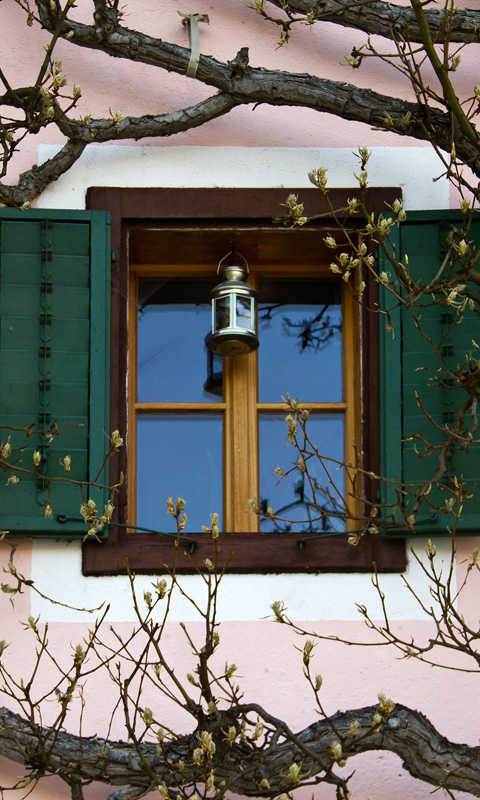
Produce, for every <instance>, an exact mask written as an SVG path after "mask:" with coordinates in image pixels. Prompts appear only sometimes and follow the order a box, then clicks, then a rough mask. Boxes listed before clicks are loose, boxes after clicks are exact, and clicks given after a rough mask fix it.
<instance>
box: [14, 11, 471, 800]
mask: <svg viewBox="0 0 480 800" xmlns="http://www.w3.org/2000/svg"><path fill="white" fill-rule="evenodd" d="M180 5H181V6H182V10H184V11H185V12H197V11H200V12H205V13H208V14H209V15H210V25H209V26H206V25H201V49H202V52H204V53H208V54H212V55H213V56H215V57H216V58H218V59H222V60H223V59H231V58H233V57H234V56H235V54H236V52H237V51H238V49H239V48H240V47H242V46H244V45H247V44H248V45H249V47H250V63H251V64H252V65H254V66H265V67H268V68H279V69H285V70H293V71H299V72H310V73H313V74H317V75H319V76H325V77H331V78H334V79H336V80H344V81H349V80H352V79H354V80H356V81H358V82H359V83H360V84H361V85H363V86H371V87H372V88H374V89H376V90H377V91H379V92H385V93H387V94H388V93H390V94H391V93H393V94H396V93H397V92H399V91H400V84H399V78H398V75H396V74H394V73H392V72H388V70H386V69H385V68H384V67H383V66H382V65H380V64H374V63H369V64H368V65H366V66H365V67H364V68H362V70H357V71H355V72H354V73H352V72H351V70H350V68H349V67H348V66H346V65H345V64H344V63H342V62H343V57H344V55H346V54H349V53H350V51H351V49H352V46H353V45H355V44H356V45H359V44H361V42H362V41H363V38H364V37H363V36H362V35H361V34H358V33H354V32H352V31H349V30H346V29H345V30H341V29H340V30H337V29H335V28H334V27H333V26H331V25H329V24H328V23H325V24H322V25H319V26H317V27H316V28H315V29H314V30H313V31H311V30H309V29H308V28H307V27H305V26H299V29H298V31H297V33H296V35H295V36H294V37H293V40H292V42H291V44H290V45H289V47H288V49H287V50H285V49H282V50H277V49H275V48H276V41H277V38H278V31H277V30H276V29H274V27H273V26H270V25H268V24H267V23H266V22H265V21H264V20H262V19H261V18H260V17H259V16H257V15H256V14H255V13H254V12H253V11H252V10H249V9H248V8H247V6H248V2H247V0H236V2H232V0H215V2H212V1H210V2H204V3H201V4H194V5H192V4H190V5H188V3H183V2H182V3H181V4H180ZM177 7H178V6H177V2H176V0H162V1H161V2H160V0H136V2H135V3H133V2H132V3H130V5H129V6H128V7H127V9H126V10H127V16H126V17H125V24H126V25H127V26H129V27H133V28H134V27H136V26H138V27H140V28H143V29H145V30H148V32H149V33H151V34H152V35H154V36H161V37H162V38H163V39H165V40H167V41H172V42H176V43H178V44H181V45H185V46H186V44H187V37H186V32H185V30H184V28H183V26H182V24H181V19H180V17H179V16H178V14H177ZM90 8H91V4H90V2H87V0H79V2H78V14H79V16H81V17H82V18H84V19H88V12H89V10H90ZM0 27H1V29H2V31H6V30H8V41H9V48H8V49H6V50H4V52H3V53H2V68H3V69H4V71H5V74H6V76H7V78H8V79H9V80H10V82H11V83H12V84H13V85H20V86H22V85H29V84H30V83H31V82H32V81H33V80H34V78H35V75H36V70H37V69H38V66H39V64H40V62H41V60H42V58H43V50H42V49H41V47H39V45H41V43H42V42H45V41H46V37H45V36H44V35H43V34H42V33H41V32H39V31H38V30H37V29H36V28H35V27H33V28H28V27H27V26H26V24H25V19H24V13H23V12H22V11H21V9H20V8H19V7H18V6H17V5H16V4H14V3H13V2H11V0H10V2H9V0H6V2H3V3H1V4H0ZM57 55H58V56H61V58H62V61H63V65H64V70H65V72H66V74H67V75H68V78H69V82H70V85H72V84H73V83H77V84H80V85H81V86H82V89H83V93H84V94H83V99H82V102H81V105H80V109H79V110H80V112H81V113H82V114H84V113H90V114H92V116H96V115H102V116H108V114H109V108H111V109H112V110H116V109H120V111H121V112H122V113H123V114H124V115H127V114H142V113H162V112H167V111H172V110H175V109H178V108H181V107H184V106H186V105H189V104H192V103H194V102H196V101H198V100H199V99H200V98H202V97H206V96H208V94H209V90H208V88H205V87H203V86H201V85H197V84H196V82H195V81H193V80H189V79H187V78H184V77H182V76H177V75H167V74H166V73H159V72H158V71H156V70H154V69H153V68H151V67H146V66H142V65H139V64H134V65H133V64H123V63H121V62H120V61H114V62H112V61H110V60H108V59H107V57H106V56H104V55H102V54H101V53H94V52H89V51H85V52H82V51H79V50H78V49H74V48H72V47H71V46H70V45H68V44H67V43H64V42H60V43H59V45H58V53H57ZM464 63H465V64H466V68H465V71H464V72H463V73H462V74H463V75H464V77H465V80H466V81H467V83H473V84H474V83H475V82H476V80H477V76H476V74H475V69H474V68H473V64H474V62H473V60H471V61H470V60H469V56H468V53H465V54H464ZM40 143H42V144H48V143H54V144H57V143H61V137H60V136H59V135H58V134H57V133H56V132H55V131H54V129H53V128H52V129H50V130H49V131H47V132H42V134H41V135H40V136H39V137H37V138H33V137H32V139H31V140H30V141H29V142H26V143H25V144H24V145H22V149H21V152H20V153H19V155H18V157H17V158H16V160H15V164H14V169H13V170H12V171H11V173H9V175H8V176H7V181H8V180H9V179H10V180H12V181H13V180H14V179H15V177H16V173H18V172H19V171H22V170H24V169H27V168H28V167H29V166H30V165H31V164H32V163H34V162H36V161H37V158H38V155H37V147H38V144H40ZM129 144H130V143H129ZM143 144H145V143H143ZM146 144H148V145H149V146H151V147H152V148H156V147H165V146H172V145H184V146H188V147H195V146H199V145H205V146H209V147H223V146H238V147H287V148H303V147H318V148H326V147H350V148H352V149H355V148H356V147H357V146H358V145H364V144H366V145H368V146H371V147H376V146H391V147H397V146H400V145H401V146H403V147H407V146H408V147H413V146H415V147H416V146H419V145H418V143H416V142H412V141H409V140H406V139H402V138H400V137H395V136H390V135H388V134H385V133H381V132H378V131H371V130H369V129H368V127H366V126H364V125H361V124H358V123H346V122H342V121H341V120H338V119H334V118H333V117H329V116H327V115H325V114H318V113H316V112H315V111H312V110H299V109H290V108H271V107H266V106H264V107H259V108H256V109H252V108H251V107H245V108H239V109H236V110H235V111H233V112H232V113H231V114H229V115H228V116H226V117H224V118H222V119H219V120H216V121H213V122H211V123H209V124H208V125H205V126H204V127H202V128H199V129H196V130H193V131H190V132H187V133H183V134H180V135H178V136H176V137H174V138H171V139H166V140H163V141H161V142H160V143H159V142H157V141H149V142H147V143H146ZM382 157H383V158H385V159H388V154H386V155H385V153H384V154H383V156H382ZM115 166H116V167H117V169H118V170H119V171H121V169H122V164H121V160H118V164H116V165H115ZM327 166H328V164H327ZM408 168H409V167H408V163H405V170H406V171H408ZM418 180H419V181H422V175H419V176H418ZM353 183H354V180H353V178H352V184H353ZM473 545H474V540H472V539H465V540H462V541H461V542H460V545H459V546H460V553H459V558H458V580H459V581H461V579H462V575H463V572H464V569H465V564H464V559H466V558H467V557H468V554H469V553H471V551H472V549H473ZM2 557H5V553H3V556H2ZM30 559H31V546H30V545H29V544H24V545H22V546H21V547H20V549H19V551H18V554H17V562H18V563H19V564H21V565H22V569H23V570H24V571H25V572H26V573H27V574H28V571H29V569H30ZM90 580H94V579H90ZM88 581H89V579H81V577H80V576H79V578H78V586H79V587H80V591H79V594H80V596H79V597H75V600H74V602H75V603H76V604H78V603H80V604H81V603H82V596H81V595H82V588H81V587H82V586H85V587H86V586H87V584H88ZM338 581H339V582H340V584H341V585H342V586H343V587H344V592H345V595H348V594H349V592H350V589H349V576H348V575H339V576H338ZM478 589H479V585H478V577H477V574H476V573H474V574H473V576H472V579H471V582H470V584H469V587H468V588H467V590H466V591H465V593H464V595H463V599H462V601H461V602H462V606H461V608H462V612H463V613H465V615H466V616H467V618H468V619H471V620H472V622H473V623H474V624H475V625H478ZM50 590H51V592H52V594H53V595H55V586H51V587H50ZM85 591H86V589H85ZM302 591H303V589H302V580H301V577H299V581H298V592H299V593H300V594H301V593H302ZM2 598H3V599H2V603H3V606H2V608H3V611H2V616H1V620H2V621H1V630H0V638H5V639H6V640H7V641H9V642H11V646H10V648H9V649H8V651H7V652H6V655H5V658H6V659H7V662H6V663H8V664H9V665H13V667H14V669H15V670H16V671H18V672H19V674H21V673H22V672H23V671H24V670H25V671H26V668H27V665H28V663H31V659H32V650H31V647H32V642H31V637H30V635H29V633H28V632H26V631H25V630H23V628H22V626H21V625H20V624H19V620H25V619H26V618H27V617H28V615H29V614H30V598H29V595H28V593H25V594H23V595H22V596H20V597H17V598H16V601H15V605H14V607H13V608H12V607H11V606H10V604H9V602H8V596H7V595H3V596H2ZM110 599H111V600H113V602H114V601H115V582H113V583H112V594H111V597H110ZM276 599H280V598H278V597H272V598H271V600H272V601H273V600H276ZM311 603H312V604H313V607H314V604H315V603H316V597H315V595H314V594H313V595H312V597H311ZM267 613H268V608H266V609H265V614H267ZM305 624H306V625H307V626H308V627H309V628H310V629H312V630H318V631H319V632H321V633H322V634H323V635H339V636H342V637H347V638H351V639H352V640H367V639H368V636H369V634H368V631H366V630H365V628H364V626H363V623H362V622H361V621H360V620H356V618H354V617H352V619H351V620H347V621H346V620H345V619H344V618H343V619H342V620H339V621H335V620H332V619H330V620H328V621H322V619H321V618H319V619H318V620H316V621H315V622H308V623H305ZM396 624H397V625H399V626H400V627H401V629H402V634H403V635H407V632H408V633H410V634H412V635H420V636H428V630H429V629H428V623H427V622H424V621H419V619H418V618H415V619H414V620H408V619H403V620H402V621H401V622H398V623H396ZM129 625H130V623H127V622H125V623H119V624H118V628H119V630H120V631H122V630H123V631H125V630H127V628H128V626H129ZM199 626H200V623H197V622H193V623H191V624H190V626H189V628H190V629H191V630H192V632H194V633H195V635H200V630H199ZM85 632H86V623H84V622H82V623H67V622H53V623H52V624H51V625H50V634H49V636H50V642H51V644H52V647H53V648H54V650H55V652H56V653H58V657H59V658H60V659H62V658H64V657H65V653H66V652H69V648H70V645H71V644H75V643H76V642H79V641H81V639H82V637H83V636H84V635H85ZM221 637H222V650H221V657H222V659H223V660H224V659H225V658H226V657H227V654H228V659H229V661H234V662H235V663H236V664H237V665H238V667H239V670H238V674H239V675H240V676H242V678H241V681H240V682H241V684H242V686H243V687H244V689H245V698H246V699H247V700H252V701H256V702H259V703H261V704H263V705H264V706H265V707H266V708H267V709H268V710H269V711H270V712H271V713H273V714H276V715H278V716H281V717H283V718H285V719H286V720H287V722H288V723H289V725H290V726H291V727H292V728H294V729H295V728H302V727H304V726H306V725H308V724H309V723H311V722H313V721H314V720H315V719H316V716H315V710H314V704H313V702H312V698H311V697H310V696H309V693H308V691H307V687H306V684H305V681H304V680H303V678H302V665H301V656H300V654H299V653H298V651H297V650H295V648H294V644H298V641H297V639H296V637H295V636H294V635H293V634H292V633H291V632H290V631H289V630H288V629H287V628H285V627H282V626H279V625H275V624H274V623H273V622H271V621H266V620H260V619H259V620H246V621H235V622H232V621H229V622H225V623H224V625H223V626H222V629H221ZM166 641H167V649H168V650H169V651H170V652H172V654H173V655H172V658H173V659H174V661H175V666H176V670H177V673H178V674H179V675H184V674H185V673H186V672H187V671H189V670H190V669H191V656H190V654H189V648H188V647H187V646H186V644H185V638H184V635H183V633H182V632H181V630H180V628H179V626H178V623H171V625H170V626H169V627H168V628H167V632H166ZM316 652H317V655H316V664H317V666H316V669H317V671H318V672H321V673H322V675H323V679H324V688H323V690H322V691H323V695H322V697H323V699H324V702H325V707H326V709H327V710H328V711H329V712H333V711H335V710H336V709H337V708H341V709H346V708H349V707H354V706H357V705H358V706H363V705H368V704H371V703H374V702H375V700H376V696H377V692H378V691H384V692H385V693H386V694H387V695H389V696H391V697H392V698H393V699H394V700H395V701H399V702H402V703H404V704H406V705H410V706H412V707H414V708H419V709H421V710H422V711H423V712H424V713H425V714H426V715H427V716H428V717H429V718H430V719H431V721H432V722H433V724H434V725H436V726H438V728H439V730H440V731H441V732H442V733H443V734H444V735H446V736H449V737H452V738H453V739H455V740H458V741H467V742H468V743H470V744H472V745H473V744H476V743H477V740H478V730H477V714H476V712H475V705H474V704H473V703H472V698H474V697H476V689H477V677H476V675H475V673H474V674H466V673H462V674H457V673H455V672H450V671H441V670H434V669H432V668H429V667H426V666H422V665H421V664H417V663H415V662H412V661H408V662H406V661H399V660H397V657H396V653H395V652H394V651H393V650H391V649H389V648H385V647H382V648H378V649H373V648H347V647H345V646H342V645H339V644H334V643H332V642H321V643H320V644H319V645H318V647H317V651H316ZM49 679H50V676H49V675H48V674H47V673H45V674H43V673H42V675H41V684H43V685H44V686H48V684H49ZM85 696H86V697H87V701H88V702H87V706H86V712H85V719H84V730H85V733H87V734H94V733H97V734H98V735H104V734H105V733H106V721H107V720H108V718H109V711H110V709H111V707H112V705H113V703H114V693H113V691H112V686H111V683H110V682H109V681H108V679H106V678H103V679H100V678H99V677H98V676H94V677H93V679H92V681H91V685H90V682H89V684H88V685H87V687H86V689H85ZM1 702H2V704H3V703H4V704H6V705H8V700H2V701H1ZM150 705H151V706H152V708H154V709H155V711H156V712H157V710H159V709H161V700H160V699H159V698H158V697H157V696H154V697H152V698H151V701H150ZM50 713H52V711H51V709H49V708H48V707H47V711H46V716H47V717H48V715H49V714H50ZM165 713H166V714H167V717H168V718H167V722H168V723H169V724H173V722H172V721H176V722H177V723H178V724H179V725H180V727H184V728H185V726H186V725H187V720H186V719H185V717H184V716H182V715H181V714H178V711H175V710H173V709H171V708H170V709H167V710H166V712H165ZM74 729H75V725H74V721H73V722H72V730H74ZM122 735H123V731H122V725H121V722H120V720H117V721H116V723H115V726H114V729H113V736H122ZM356 761H358V763H354V762H349V763H348V767H347V769H346V772H347V773H348V772H349V771H351V768H356V769H357V772H356V775H355V777H354V779H353V781H352V785H353V787H354V788H355V789H356V791H355V797H357V798H362V800H363V799H364V798H366V797H367V796H368V795H370V794H371V795H372V797H373V798H374V800H380V799H381V800H403V798H405V797H408V798H411V800H420V798H423V797H425V796H426V793H427V791H428V789H426V788H425V787H424V786H423V785H421V784H417V783H416V782H414V781H413V780H412V779H410V778H409V777H408V776H407V775H406V774H405V773H403V772H402V769H401V764H400V762H399V761H398V759H396V758H395V757H394V756H391V755H389V754H379V755H368V756H365V757H361V758H358V759H357V760H356ZM18 774H19V770H18V768H17V767H16V766H15V765H13V766H12V765H10V764H8V763H5V764H4V772H3V773H2V778H1V779H0V783H2V784H4V783H7V782H8V781H14V780H15V779H16V776H18ZM106 794H107V792H106V790H105V788H103V787H92V788H91V789H90V790H89V791H88V794H87V797H89V798H101V797H104V796H105V795H106ZM315 795H316V797H318V798H327V797H332V796H333V795H332V790H331V789H328V788H323V787H321V788H320V789H318V791H316V792H315ZM308 796H310V793H308ZM35 797H36V798H41V800H43V799H44V798H45V799H46V798H52V800H57V798H58V800H60V798H63V797H66V793H65V789H64V788H63V786H62V785H61V784H60V783H59V782H58V781H56V780H55V779H49V780H48V781H47V782H46V783H45V787H44V788H42V787H40V788H39V789H38V790H37V791H36V793H35ZM306 797H307V794H306V793H305V798H306ZM458 797H459V798H460V795H458Z"/></svg>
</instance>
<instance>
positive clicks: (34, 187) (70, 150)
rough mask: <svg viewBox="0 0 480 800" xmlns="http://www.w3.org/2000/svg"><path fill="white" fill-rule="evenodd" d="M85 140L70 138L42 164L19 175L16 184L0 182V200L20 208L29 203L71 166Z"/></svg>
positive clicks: (77, 157) (81, 149) (85, 143)
mask: <svg viewBox="0 0 480 800" xmlns="http://www.w3.org/2000/svg"><path fill="white" fill-rule="evenodd" d="M86 146H87V142H86V141H83V142H82V141H79V140H78V139H77V140H72V141H69V142H67V144H66V145H64V147H62V149H61V150H59V152H58V153H56V155H54V156H53V158H50V159H49V160H48V161H46V162H45V163H44V164H41V165H40V166H37V165H36V164H35V165H34V166H33V167H32V168H31V169H29V170H27V172H23V173H22V174H21V175H20V179H19V181H18V183H17V184H16V186H8V185H7V184H5V183H0V202H2V203H4V204H5V205H7V206H16V207H17V208H20V206H22V205H23V204H24V203H29V202H30V201H31V200H33V198H34V197H36V196H37V195H39V194H41V192H43V191H44V189H46V188H47V186H49V184H51V183H53V181H56V180H57V179H58V178H59V177H60V175H63V174H64V173H65V172H68V170H69V169H70V167H71V166H73V164H74V163H75V162H76V161H77V160H78V159H79V158H80V156H81V155H82V153H83V151H84V150H85V147H86Z"/></svg>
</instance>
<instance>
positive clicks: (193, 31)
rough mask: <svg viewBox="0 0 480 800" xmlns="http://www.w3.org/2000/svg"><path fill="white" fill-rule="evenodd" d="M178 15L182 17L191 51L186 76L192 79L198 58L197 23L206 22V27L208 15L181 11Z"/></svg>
mask: <svg viewBox="0 0 480 800" xmlns="http://www.w3.org/2000/svg"><path fill="white" fill-rule="evenodd" d="M178 13H179V14H180V16H181V17H182V23H183V25H185V27H186V29H187V34H188V42H189V44H190V51H191V52H190V61H189V62H188V67H187V72H186V76H187V78H194V77H195V75H196V74H197V67H198V61H199V58H200V30H199V27H198V23H199V22H206V23H207V25H208V23H209V19H208V14H184V13H183V11H179V12H178Z"/></svg>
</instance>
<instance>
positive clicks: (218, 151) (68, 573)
mask: <svg viewBox="0 0 480 800" xmlns="http://www.w3.org/2000/svg"><path fill="white" fill-rule="evenodd" d="M58 149H59V148H58V147H57V146H54V145H40V147H39V162H40V163H41V162H43V161H45V160H46V159H48V158H49V157H51V156H52V155H53V154H54V153H55V152H56V151H57V150H58ZM319 166H326V167H328V180H329V184H330V186H332V187H335V188H342V187H354V186H355V185H356V180H355V177H354V173H355V172H358V159H357V158H356V157H355V156H354V154H353V152H352V148H283V147H276V148H275V147H273V148H266V147H265V148H264V147H203V146H202V147H176V146H164V147H144V146H123V145H90V146H89V147H88V148H87V150H86V151H85V153H84V154H83V155H82V157H81V158H80V159H79V161H78V162H77V163H76V164H75V165H74V166H73V167H72V168H71V169H70V170H69V171H68V172H67V173H66V174H65V175H63V176H62V177H61V178H60V179H59V180H58V181H56V182H55V183H53V184H51V185H50V186H49V187H48V188H47V189H46V191H45V192H44V193H43V194H42V195H41V196H40V198H39V200H38V204H37V205H38V207H39V208H67V209H81V208H84V207H85V194H86V190H87V189H88V187H89V186H123V187H125V186H128V187H148V186H162V187H166V188H168V187H176V188H178V187H186V188H187V187H190V188H194V187H216V186H218V187H233V188H248V187H251V188H261V187H282V186H284V187H286V191H288V187H289V186H295V187H301V186H305V187H310V186H311V184H310V182H309V180H308V171H309V170H310V169H312V167H319ZM440 171H441V165H440V162H439V160H438V158H437V157H436V156H435V154H434V152H433V151H432V149H431V148H429V147H373V148H372V155H371V157H370V161H369V165H368V172H369V183H370V185H371V186H384V187H385V186H398V187H400V188H401V189H402V192H403V198H404V204H405V207H406V208H407V209H411V210H413V209H416V210H421V209H440V208H448V206H449V185H448V181H447V180H446V179H443V178H442V179H440V180H437V181H435V182H434V179H435V178H437V177H438V174H439V173H440ZM307 210H308V209H307ZM416 545H417V546H416V550H417V552H418V553H419V555H423V554H424V548H425V545H426V541H425V540H422V539H419V540H418V541H417V542H416ZM436 546H437V550H438V552H439V556H441V557H442V558H444V559H445V560H448V558H449V554H450V543H449V541H448V540H447V539H441V540H439V541H438V543H437V542H436ZM32 578H33V580H34V581H35V583H36V584H37V585H38V588H39V589H40V590H42V591H44V592H45V593H46V594H48V593H49V592H52V593H53V594H54V596H57V597H71V598H76V599H77V600H78V604H79V605H81V606H82V607H84V608H93V607H95V606H98V605H99V604H100V603H101V602H103V600H104V599H105V598H106V597H108V598H112V599H113V598H115V599H114V600H113V602H112V608H111V611H110V612H109V616H108V619H110V620H111V621H131V620H133V614H132V609H131V601H130V591H129V587H128V584H127V579H126V578H125V577H124V576H116V577H100V578H98V577H96V578H91V577H90V578H85V577H83V576H82V574H81V545H80V543H79V542H66V541H35V542H33V544H32ZM407 578H408V580H410V581H411V583H412V586H413V587H414V588H415V590H416V591H418V592H419V594H420V596H422V597H425V599H427V600H428V592H427V588H426V586H425V580H424V576H423V573H421V570H420V567H419V565H418V564H417V563H416V562H415V561H414V560H413V559H410V563H409V566H408V569H407ZM150 582H151V578H149V577H148V576H138V577H137V590H138V594H139V596H140V597H142V596H143V591H144V589H147V588H149V584H150ZM182 584H183V586H184V587H185V589H186V591H187V592H192V594H195V595H196V596H197V597H198V598H199V595H198V589H199V588H200V586H199V581H198V579H197V577H196V576H190V575H188V576H183V577H182ZM381 585H382V589H383V590H384V591H385V593H386V595H387V597H388V598H389V613H390V617H391V619H392V620H393V619H395V620H399V621H400V620H421V619H425V617H424V616H423V615H422V613H421V610H420V607H419V605H418V603H417V602H416V601H415V600H414V598H413V597H412V595H411V594H410V592H408V590H407V589H406V588H405V585H404V583H403V581H402V578H401V576H400V575H395V574H385V575H382V576H381ZM275 600H283V601H284V602H285V604H286V605H287V607H288V613H289V616H290V617H291V618H292V619H296V620H304V621H309V620H344V621H347V620H351V621H358V620H359V619H360V617H359V614H358V611H357V609H356V605H355V603H361V604H364V605H366V606H367V607H368V609H369V611H370V613H371V614H372V616H373V617H380V615H381V614H380V605H379V601H378V597H377V594H376V592H375V590H374V588H373V586H372V583H371V578H370V575H368V574H351V573H350V574H345V575H341V574H340V575H339V574H329V573H325V574H321V575H304V574H302V575H296V574H281V575H226V576H225V578H224V586H223V590H222V592H221V594H220V605H219V619H220V620H224V621H231V620H244V621H247V620H258V619H261V618H262V617H265V616H267V615H268V614H269V612H270V604H271V603H272V602H273V601H275ZM31 613H32V614H33V615H34V616H37V615H38V614H41V616H42V619H43V620H46V619H48V620H50V621H51V622H82V621H91V616H90V615H88V614H86V613H81V612H73V611H70V610H69V609H66V608H63V607H62V606H52V605H51V604H50V603H47V602H46V601H44V600H42V599H41V598H40V597H39V596H38V595H35V594H33V595H32V612H31ZM170 619H171V620H172V621H174V620H183V621H189V620H195V619H198V617H196V615H195V612H194V611H193V609H192V607H191V606H190V605H189V604H187V603H186V601H185V600H184V599H183V598H181V597H180V596H179V595H178V593H177V597H176V599H175V602H174V603H173V606H172V609H171V615H170Z"/></svg>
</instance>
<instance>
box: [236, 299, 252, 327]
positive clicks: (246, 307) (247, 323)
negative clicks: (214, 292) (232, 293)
mask: <svg viewBox="0 0 480 800" xmlns="http://www.w3.org/2000/svg"><path fill="white" fill-rule="evenodd" d="M251 308H252V301H251V299H250V298H249V297H238V295H237V328H247V329H248V330H251V329H252V314H251Z"/></svg>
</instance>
